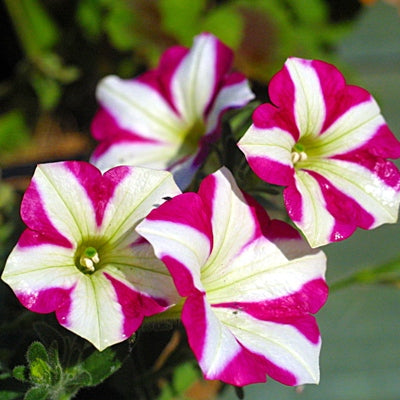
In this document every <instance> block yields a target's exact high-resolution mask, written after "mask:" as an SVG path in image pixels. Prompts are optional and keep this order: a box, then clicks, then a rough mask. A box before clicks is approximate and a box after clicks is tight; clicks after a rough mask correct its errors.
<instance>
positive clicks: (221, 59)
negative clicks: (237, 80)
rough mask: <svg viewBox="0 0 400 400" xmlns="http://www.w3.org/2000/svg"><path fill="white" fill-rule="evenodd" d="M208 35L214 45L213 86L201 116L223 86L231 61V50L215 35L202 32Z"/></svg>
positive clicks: (206, 112)
mask: <svg viewBox="0 0 400 400" xmlns="http://www.w3.org/2000/svg"><path fill="white" fill-rule="evenodd" d="M206 35H207V36H208V38H209V39H211V40H212V41H213V45H214V62H215V65H214V72H215V76H214V87H213V90H212V93H210V98H209V101H208V104H207V105H206V106H205V108H204V115H203V117H206V116H207V115H208V114H209V112H210V110H211V108H212V106H213V103H214V100H215V97H216V96H217V94H218V92H219V90H221V89H222V88H223V82H224V77H226V75H227V73H228V72H229V71H230V69H231V67H232V63H233V51H232V50H231V49H230V48H229V47H227V46H226V45H224V44H223V43H222V42H220V41H219V40H217V38H216V37H214V36H212V35H210V34H203V36H206Z"/></svg>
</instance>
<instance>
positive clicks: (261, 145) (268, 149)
mask: <svg viewBox="0 0 400 400" xmlns="http://www.w3.org/2000/svg"><path fill="white" fill-rule="evenodd" d="M294 144H295V141H294V139H293V136H292V135H291V134H290V133H289V132H286V131H284V130H282V129H280V128H277V127H275V128H271V129H260V128H256V127H255V126H254V125H251V126H250V128H249V129H248V130H247V132H246V134H245V135H244V136H243V137H242V138H241V139H240V141H239V143H238V146H239V147H240V149H241V150H242V151H243V152H244V153H245V154H246V155H247V156H248V157H262V158H268V159H270V160H273V161H277V162H279V163H280V164H283V165H288V166H292V165H293V164H292V160H291V154H292V149H293V146H294Z"/></svg>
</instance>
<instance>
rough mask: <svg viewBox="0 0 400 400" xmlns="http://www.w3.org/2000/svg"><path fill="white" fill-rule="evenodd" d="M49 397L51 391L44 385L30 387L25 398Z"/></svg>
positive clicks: (45, 399)
mask: <svg viewBox="0 0 400 400" xmlns="http://www.w3.org/2000/svg"><path fill="white" fill-rule="evenodd" d="M47 399H49V392H48V390H47V388H45V387H43V386H37V387H33V388H30V389H29V390H28V391H27V392H26V393H25V397H24V400H47Z"/></svg>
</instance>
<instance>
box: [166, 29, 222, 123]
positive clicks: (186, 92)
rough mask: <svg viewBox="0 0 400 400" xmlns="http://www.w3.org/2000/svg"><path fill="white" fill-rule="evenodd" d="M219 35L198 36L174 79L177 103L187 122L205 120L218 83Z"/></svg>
mask: <svg viewBox="0 0 400 400" xmlns="http://www.w3.org/2000/svg"><path fill="white" fill-rule="evenodd" d="M216 57H217V56H216V38H214V37H212V36H210V35H199V36H197V37H195V39H194V43H193V46H192V48H191V50H190V52H189V53H188V54H187V56H186V57H185V58H184V59H183V60H182V62H181V64H180V65H179V66H178V68H177V70H176V72H175V74H174V76H173V78H172V82H171V88H172V93H173V98H174V104H175V105H176V107H177V108H178V110H179V112H180V114H181V115H182V117H183V118H184V119H185V121H186V122H187V123H193V122H195V121H196V120H197V119H199V120H203V114H204V111H205V108H206V107H207V105H208V103H209V102H210V100H211V98H212V96H213V94H214V93H213V91H214V86H215V79H216V77H215V64H216Z"/></svg>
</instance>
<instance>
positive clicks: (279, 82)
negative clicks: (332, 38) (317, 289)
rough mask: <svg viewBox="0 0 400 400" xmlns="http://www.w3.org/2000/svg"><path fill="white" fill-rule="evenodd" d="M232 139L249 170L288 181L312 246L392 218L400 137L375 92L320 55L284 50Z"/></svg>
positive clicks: (293, 208) (292, 208) (292, 209)
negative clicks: (262, 96)
mask: <svg viewBox="0 0 400 400" xmlns="http://www.w3.org/2000/svg"><path fill="white" fill-rule="evenodd" d="M269 94H270V98H271V101H272V103H273V104H263V105H261V106H259V107H258V108H257V109H256V110H255V112H254V114H253V125H252V126H251V127H250V128H249V130H248V131H247V132H246V133H245V135H244V136H243V137H242V139H241V140H240V141H239V143H238V145H239V147H240V149H241V150H242V151H243V152H244V154H245V156H246V158H247V161H248V162H249V164H250V166H251V168H252V169H253V170H254V172H255V173H256V174H257V175H258V176H259V177H260V178H262V179H263V180H265V181H266V182H269V183H273V184H277V185H282V186H286V188H285V190H284V199H285V204H286V208H287V211H288V213H289V215H290V217H291V218H292V220H293V221H294V222H295V224H296V225H297V226H298V227H299V228H300V229H301V230H302V231H303V233H304V235H305V236H306V238H307V239H308V241H309V243H310V244H311V246H313V247H316V246H321V245H324V244H326V243H329V242H333V241H338V240H342V239H345V238H347V237H348V236H350V235H351V234H352V233H353V232H354V230H355V229H356V228H357V227H361V228H364V229H372V228H375V227H377V226H379V225H381V224H383V223H393V222H396V220H397V214H398V207H399V202H400V195H399V190H400V174H399V171H398V169H397V168H396V166H395V165H394V164H393V163H391V162H389V161H387V158H398V157H399V156H400V143H399V142H398V141H397V139H396V138H395V137H394V135H393V134H392V132H391V131H390V130H389V128H388V126H387V125H386V123H385V120H384V119H383V117H382V116H381V113H380V109H379V107H378V105H377V104H376V102H375V100H374V99H373V97H372V96H371V95H370V94H369V93H368V92H367V91H365V90H364V89H362V88H360V87H357V86H350V85H347V84H346V82H345V80H344V78H343V76H342V74H341V73H340V72H339V71H338V70H337V69H336V68H335V67H334V66H332V65H330V64H327V63H325V62H322V61H312V60H303V59H298V58H289V59H288V60H287V61H286V63H285V65H284V67H283V69H282V70H281V71H279V72H278V73H277V74H276V75H275V76H274V77H273V78H272V80H271V82H270V86H269Z"/></svg>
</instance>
